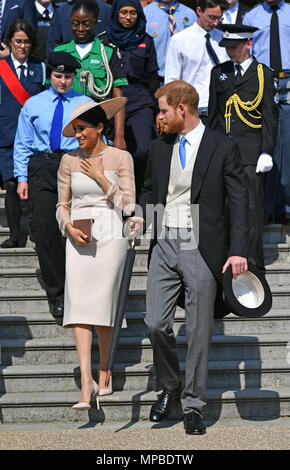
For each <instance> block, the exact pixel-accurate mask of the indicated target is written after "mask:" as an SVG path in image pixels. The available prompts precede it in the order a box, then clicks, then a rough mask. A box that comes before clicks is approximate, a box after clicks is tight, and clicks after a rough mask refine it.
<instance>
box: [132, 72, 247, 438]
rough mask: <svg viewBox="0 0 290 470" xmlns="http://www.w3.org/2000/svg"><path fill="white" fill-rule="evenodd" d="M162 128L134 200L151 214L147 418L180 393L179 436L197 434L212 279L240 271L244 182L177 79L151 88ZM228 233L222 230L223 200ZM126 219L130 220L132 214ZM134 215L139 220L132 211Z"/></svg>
mask: <svg viewBox="0 0 290 470" xmlns="http://www.w3.org/2000/svg"><path fill="white" fill-rule="evenodd" d="M156 96H157V98H158V102H159V108H160V112H159V115H158V116H159V119H160V120H161V121H162V127H163V129H164V132H165V134H164V135H162V136H161V137H159V138H157V139H155V140H153V141H152V143H151V149H150V152H149V158H148V164H147V169H146V174H145V180H144V187H143V189H142V191H141V196H140V205H141V206H142V209H143V214H145V213H146V210H147V212H149V213H147V220H146V222H147V223H148V224H149V223H150V220H153V222H154V223H153V229H152V230H153V240H152V243H151V247H150V256H151V258H150V264H149V272H148V286H147V306H146V309H147V314H146V319H145V321H146V324H147V325H148V329H149V336H150V340H151V343H152V347H153V360H154V369H155V375H156V378H157V382H158V389H159V390H160V389H161V390H163V392H162V394H161V395H160V396H159V398H158V399H157V401H156V402H155V403H154V405H153V406H152V409H151V412H150V420H151V421H153V422H158V421H161V420H162V419H164V418H165V417H166V416H168V414H169V412H170V411H171V410H172V409H173V408H174V402H175V401H176V400H177V399H179V398H181V405H182V409H183V413H184V426H185V431H186V433H188V434H204V433H205V427H204V424H203V420H202V411H203V407H204V405H205V404H206V385H207V373H208V351H209V347H210V343H211V335H212V328H213V319H214V306H215V299H216V293H217V284H218V283H219V284H221V283H222V277H223V274H222V273H223V272H225V270H226V269H232V271H233V275H234V277H235V278H236V277H237V276H238V275H239V274H241V273H242V272H244V271H246V270H247V259H246V258H247V232H248V225H247V189H246V187H245V184H244V173H243V170H242V167H241V165H240V157H239V150H238V146H237V144H236V143H234V142H232V141H231V140H229V139H227V138H226V137H225V136H223V135H222V134H220V133H219V132H216V131H213V130H210V129H208V128H207V127H205V126H204V124H203V123H202V122H201V121H200V119H199V116H198V100H199V96H198V94H197V92H196V90H195V88H194V87H193V86H191V85H190V84H188V83H186V82H184V81H182V80H178V81H174V82H170V83H168V84H166V85H164V86H163V87H161V88H159V90H157V92H156ZM226 197H227V198H228V204H229V206H230V213H231V237H230V244H229V245H228V243H227V236H226V233H225V201H226ZM131 221H132V222H133V223H135V228H138V224H140V218H138V217H137V216H136V217H135V218H132V219H131ZM141 222H142V219H141ZM181 292H184V307H185V326H186V338H187V355H186V368H185V369H186V370H185V384H184V388H183V390H181V385H180V377H179V362H178V358H177V347H176V342H175V337H174V333H173V319H174V315H175V309H176V305H177V302H178V298H179V296H180V293H181Z"/></svg>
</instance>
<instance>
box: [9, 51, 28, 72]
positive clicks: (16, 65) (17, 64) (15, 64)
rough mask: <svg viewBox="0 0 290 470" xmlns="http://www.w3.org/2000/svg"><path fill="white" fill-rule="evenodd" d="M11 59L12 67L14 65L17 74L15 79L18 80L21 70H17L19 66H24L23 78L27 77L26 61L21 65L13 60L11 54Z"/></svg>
mask: <svg viewBox="0 0 290 470" xmlns="http://www.w3.org/2000/svg"><path fill="white" fill-rule="evenodd" d="M11 58H12V61H13V65H14V67H15V70H16V73H17V77H18V78H20V73H21V69H20V68H19V67H20V65H24V66H25V70H24V75H25V77H27V67H28V63H27V59H26V60H25V62H24V63H23V64H21V63H20V62H19V61H18V60H17V59H15V58H14V57H13V54H11Z"/></svg>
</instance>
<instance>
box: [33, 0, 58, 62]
mask: <svg viewBox="0 0 290 470" xmlns="http://www.w3.org/2000/svg"><path fill="white" fill-rule="evenodd" d="M35 8H36V11H37V30H38V31H37V40H38V41H37V42H38V45H37V48H36V50H35V53H34V56H35V57H37V58H38V59H39V60H43V61H45V60H46V47H47V37H48V32H49V28H50V25H51V22H52V18H53V16H54V14H55V12H56V10H57V8H59V6H58V5H57V4H55V3H54V1H52V0H35Z"/></svg>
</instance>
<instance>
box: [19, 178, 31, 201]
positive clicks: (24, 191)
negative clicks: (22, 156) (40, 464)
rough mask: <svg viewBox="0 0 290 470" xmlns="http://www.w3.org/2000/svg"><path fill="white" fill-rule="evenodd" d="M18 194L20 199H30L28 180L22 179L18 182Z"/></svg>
mask: <svg viewBox="0 0 290 470" xmlns="http://www.w3.org/2000/svg"><path fill="white" fill-rule="evenodd" d="M17 194H18V196H19V197H20V199H28V184H27V182H26V181H21V182H20V183H18V186H17Z"/></svg>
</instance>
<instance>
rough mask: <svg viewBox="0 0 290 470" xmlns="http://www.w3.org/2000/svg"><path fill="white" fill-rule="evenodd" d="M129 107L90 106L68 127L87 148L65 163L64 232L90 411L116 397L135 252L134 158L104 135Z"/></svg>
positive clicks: (119, 103) (72, 323) (69, 296)
mask: <svg viewBox="0 0 290 470" xmlns="http://www.w3.org/2000/svg"><path fill="white" fill-rule="evenodd" d="M125 102H126V98H123V97H120V98H113V99H110V100H107V101H103V102H101V103H94V102H89V103H83V104H81V105H80V106H78V107H77V108H76V109H75V110H74V112H73V115H72V118H71V121H70V122H69V123H68V124H67V126H66V127H65V128H64V129H63V135H64V136H65V137H76V138H77V139H78V142H79V147H80V148H79V149H78V150H75V151H73V152H71V153H68V154H65V155H64V156H63V158H62V161H61V163H60V167H59V171H58V192H59V198H58V204H57V220H58V222H59V226H60V230H61V231H62V233H63V235H66V236H67V244H66V281H65V300H64V319H63V326H64V327H72V328H73V329H74V336H75V341H76V347H77V351H78V356H79V361H80V370H81V383H82V389H81V398H80V402H79V403H77V404H76V405H74V406H73V408H74V409H77V410H87V409H89V408H90V399H91V396H92V395H94V394H95V395H97V397H98V395H107V394H110V393H112V383H111V382H110V383H109V385H108V386H107V387H105V379H106V365H107V358H108V353H109V346H110V339H111V334H112V329H113V326H114V316H115V312H116V306H117V300H118V295H119V286H120V282H121V276H122V272H123V267H124V263H125V257H126V252H127V248H128V242H127V240H126V239H125V238H124V237H123V236H122V226H123V214H128V215H129V214H130V213H131V212H132V210H133V208H134V207H133V206H134V202H135V189H134V188H135V181H134V168H133V159H132V157H131V155H130V154H129V153H128V152H127V151H125V150H120V149H118V148H115V147H110V146H108V145H106V144H105V143H104V139H103V133H104V130H105V129H106V127H107V124H108V120H109V119H111V118H112V117H113V116H114V115H115V114H116V113H117V112H118V111H119V110H120V109H121V108H122V107H123V106H124V104H125ZM90 232H91V233H90ZM93 325H94V326H96V331H97V336H98V344H99V353H100V363H99V379H98V384H97V383H96V382H95V381H94V380H93V377H92V367H91V345H92V326H93Z"/></svg>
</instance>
